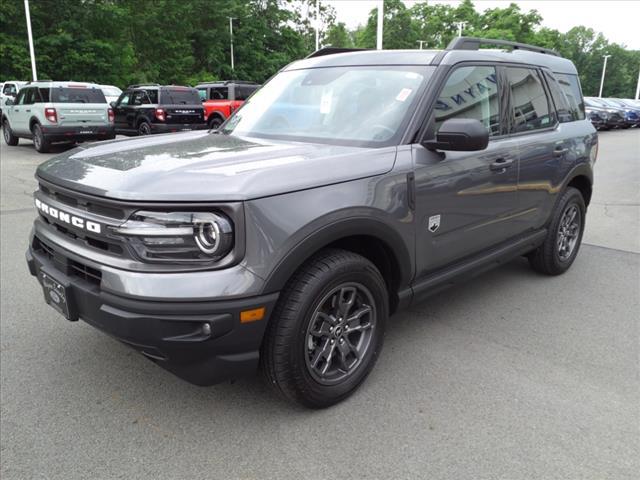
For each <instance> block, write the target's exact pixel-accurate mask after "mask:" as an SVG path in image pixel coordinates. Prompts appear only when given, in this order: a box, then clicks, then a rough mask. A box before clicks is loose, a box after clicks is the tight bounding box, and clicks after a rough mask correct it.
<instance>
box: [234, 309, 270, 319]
mask: <svg viewBox="0 0 640 480" xmlns="http://www.w3.org/2000/svg"><path fill="white" fill-rule="evenodd" d="M265 311H266V309H265V308H264V307H260V308H254V309H253V310H245V311H243V312H240V323H250V322H257V321H258V320H262V319H263V318H264V313H265Z"/></svg>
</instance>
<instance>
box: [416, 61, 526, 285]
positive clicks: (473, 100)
mask: <svg viewBox="0 0 640 480" xmlns="http://www.w3.org/2000/svg"><path fill="white" fill-rule="evenodd" d="M502 88H503V87H502V85H501V82H499V80H498V75H497V72H496V69H495V67H493V66H486V65H482V66H464V67H458V68H456V69H454V70H453V71H452V72H451V73H450V74H449V77H448V80H447V81H446V84H445V86H444V87H443V89H442V91H441V93H440V95H439V98H438V100H437V102H436V104H435V109H434V113H433V115H434V121H435V129H436V131H437V129H438V128H439V127H440V125H442V123H443V122H444V121H446V120H447V119H450V118H473V119H477V120H479V121H480V122H481V123H483V124H484V125H485V127H486V128H487V129H488V130H489V135H490V137H489V145H488V146H487V148H486V149H485V150H482V151H477V152H454V151H446V152H445V151H431V150H428V149H426V148H425V147H424V146H422V145H420V144H415V145H414V146H413V148H412V152H413V160H414V169H415V182H416V229H417V232H416V274H417V279H418V280H419V278H420V277H421V276H424V275H426V274H428V273H430V272H432V271H434V270H437V269H438V268H440V267H443V266H446V265H448V264H451V263H454V262H456V261H458V260H461V259H463V258H464V257H466V256H469V255H472V254H474V253H478V252H480V251H482V250H485V249H487V248H490V247H492V246H494V245H497V244H499V243H501V242H503V241H505V240H507V239H509V238H510V237H513V236H515V235H516V234H517V233H519V228H520V227H519V226H518V223H517V221H516V220H515V218H517V210H518V204H517V183H518V149H517V140H513V139H510V138H509V137H508V136H506V135H504V125H503V124H502V117H503V114H502V113H501V112H502V109H503V107H504V106H503V102H502V100H501V97H502V95H501V92H502V91H503V90H502Z"/></svg>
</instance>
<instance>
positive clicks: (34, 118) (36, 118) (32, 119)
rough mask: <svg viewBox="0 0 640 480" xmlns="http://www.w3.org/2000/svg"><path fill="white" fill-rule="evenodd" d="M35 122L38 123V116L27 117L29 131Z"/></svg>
mask: <svg viewBox="0 0 640 480" xmlns="http://www.w3.org/2000/svg"><path fill="white" fill-rule="evenodd" d="M37 123H40V120H38V117H35V116H34V117H31V118H30V119H29V131H30V132H31V131H32V130H33V126H34V125H35V124H37Z"/></svg>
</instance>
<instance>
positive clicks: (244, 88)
mask: <svg viewBox="0 0 640 480" xmlns="http://www.w3.org/2000/svg"><path fill="white" fill-rule="evenodd" d="M257 89H258V87H257V86H255V85H237V86H236V88H235V94H236V100H241V101H244V100H246V99H247V98H249V97H250V96H251V94H252V93H253V92H255V91H256V90H257Z"/></svg>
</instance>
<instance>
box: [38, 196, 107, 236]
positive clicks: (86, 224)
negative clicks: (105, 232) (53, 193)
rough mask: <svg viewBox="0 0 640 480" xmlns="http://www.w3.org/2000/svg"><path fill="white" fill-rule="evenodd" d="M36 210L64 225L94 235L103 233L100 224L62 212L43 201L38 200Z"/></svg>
mask: <svg viewBox="0 0 640 480" xmlns="http://www.w3.org/2000/svg"><path fill="white" fill-rule="evenodd" d="M36 208H37V209H38V210H40V211H41V212H42V213H44V214H45V215H48V216H50V217H51V218H55V219H56V220H60V221H61V222H63V223H68V224H69V225H72V226H74V227H76V228H81V229H83V230H88V231H90V232H93V233H100V232H101V231H102V226H101V225H100V224H99V223H96V222H92V221H90V220H86V219H84V218H82V217H77V216H75V215H72V214H70V213H68V212H65V211H62V210H60V209H59V208H55V207H52V206H51V205H47V204H46V203H44V202H42V201H41V200H39V199H37V198H36Z"/></svg>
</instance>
